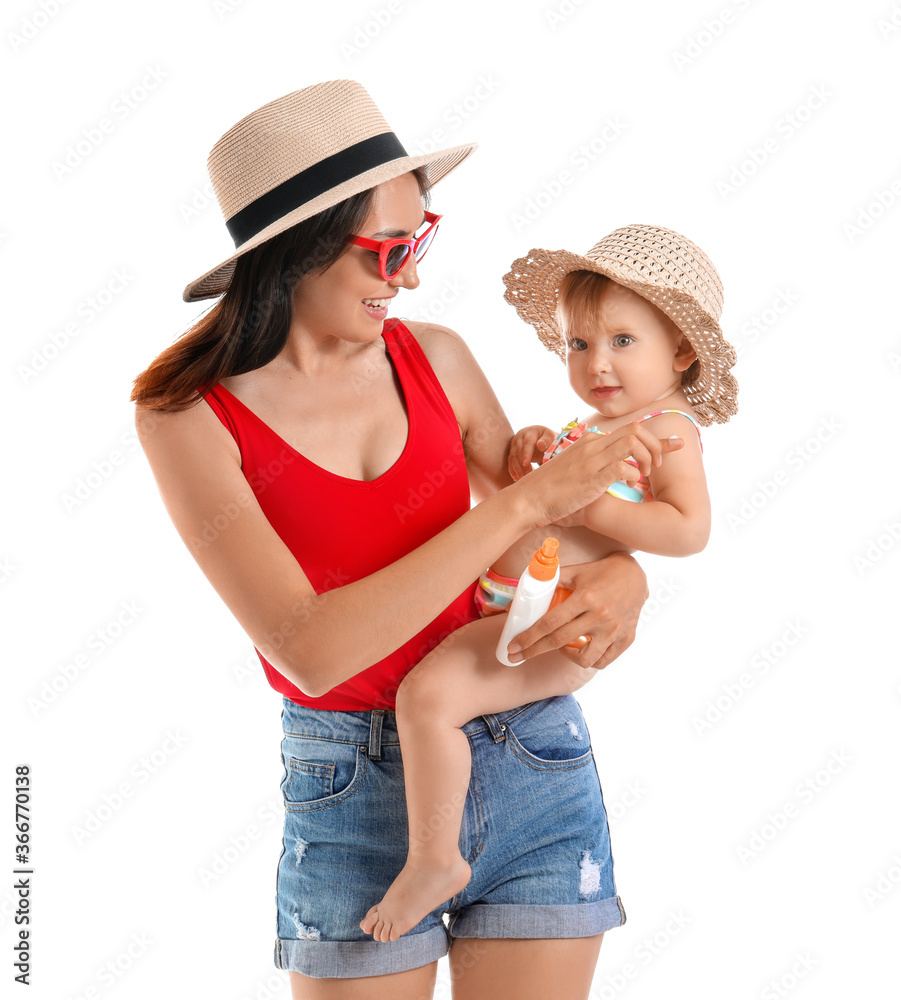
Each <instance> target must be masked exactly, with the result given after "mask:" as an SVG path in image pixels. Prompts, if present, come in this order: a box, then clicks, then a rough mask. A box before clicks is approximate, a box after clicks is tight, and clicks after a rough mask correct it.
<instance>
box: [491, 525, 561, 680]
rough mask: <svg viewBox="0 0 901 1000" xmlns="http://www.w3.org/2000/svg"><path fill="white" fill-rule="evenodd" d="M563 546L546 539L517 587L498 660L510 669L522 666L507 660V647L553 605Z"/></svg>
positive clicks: (499, 646) (499, 643)
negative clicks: (559, 552)
mask: <svg viewBox="0 0 901 1000" xmlns="http://www.w3.org/2000/svg"><path fill="white" fill-rule="evenodd" d="M559 545H560V543H559V542H558V541H557V539H556V538H545V540H544V543H543V544H542V546H541V548H540V549H538V551H537V552H536V553H535V554H534V555H533V556H532V559H531V562H530V563H529V568H528V569H527V570H526V571H525V573H523V575H522V577H521V579H520V581H519V584H518V585H517V587H516V593H515V594H514V595H513V600H512V601H511V602H510V608H509V610H508V611H507V621H506V623H505V624H504V631H503V632H502V633H501V638H500V641H499V642H498V644H497V658H498V659H499V660H500V662H501V663H503V664H505V665H506V666H508V667H516V666H519V663H511V662H510V660H508V659H507V646H509V645H510V643H511V642H512V641H513V638H514V636H517V635H519V633H520V632H525V630H526V629H527V628H528V627H529V626H530V625H534V624H535V622H537V621H538V619H539V618H540V617H541V616H542V615H543V614H544V613H545V612H546V611H547V609H548V608H549V607H550V605H551V598H553V596H554V591H555V590H556V589H557V583H558V582H559V580H560V560H559V559H558V558H557V548H558V547H559ZM520 662H522V661H520Z"/></svg>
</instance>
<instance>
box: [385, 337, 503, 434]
mask: <svg viewBox="0 0 901 1000" xmlns="http://www.w3.org/2000/svg"><path fill="white" fill-rule="evenodd" d="M405 325H406V327H407V328H408V329H409V331H410V333H411V334H412V335H413V337H414V338H415V339H416V341H417V342H418V343H419V346H420V347H421V348H422V352H423V354H425V356H426V360H427V361H428V362H429V364H430V365H431V366H432V371H433V372H434V373H435V377H436V378H437V379H438V381H439V382H440V384H441V388H442V389H443V390H444V393H445V395H446V396H447V398H448V399H449V400H450V404H451V407H452V408H453V410H454V413H455V414H456V416H457V422H458V423H459V425H460V428H461V432H465V430H466V429H467V428H468V427H472V426H474V424H475V422H477V421H478V420H479V419H481V418H480V416H479V415H480V414H484V413H489V412H490V413H494V412H495V411H496V410H497V409H498V407H499V404H498V402H497V399H496V398H495V396H494V392H493V390H492V389H491V386H490V385H489V383H488V380H487V378H486V377H485V374H484V372H483V371H482V369H481V368H480V367H479V363H478V361H476V359H475V356H474V355H473V353H472V351H471V350H470V349H469V347H468V346H467V344H466V341H465V340H464V339H463V338H462V337H461V336H460V334H459V333H457V332H456V331H454V330H451V329H450V327H447V326H441V325H440V324H438V323H428V322H410V323H405Z"/></svg>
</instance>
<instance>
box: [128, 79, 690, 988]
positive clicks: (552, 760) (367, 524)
mask: <svg viewBox="0 0 901 1000" xmlns="http://www.w3.org/2000/svg"><path fill="white" fill-rule="evenodd" d="M473 148H474V147H473V146H463V147H457V148H456V149H452V150H443V151H440V152H439V153H435V154H431V155H426V156H419V157H410V156H407V154H406V153H405V151H404V150H403V148H402V147H401V145H400V143H399V142H398V141H397V139H396V137H394V135H393V133H392V132H391V131H390V129H389V127H388V125H387V123H386V122H385V121H384V119H383V118H382V116H381V114H380V112H379V111H378V109H377V108H376V107H375V105H374V104H373V102H372V100H371V99H370V98H369V96H368V94H366V92H365V91H364V90H363V88H362V87H360V85H359V84H356V83H354V82H352V81H333V82H331V83H326V84H319V85H316V86H313V87H308V88H306V89H305V90H301V91H298V92H295V93H293V94H289V95H287V96H286V97H284V98H281V99H279V100H277V101H273V102H271V103H270V104H267V105H266V106H264V107H263V108H260V109H258V111H256V112H254V113H252V114H251V115H248V116H247V117H246V118H245V119H242V121H241V122H239V123H238V124H237V125H236V126H234V127H233V128H232V129H231V130H229V132H227V133H226V134H225V135H224V136H223V137H222V139H220V140H219V142H218V143H217V144H216V146H215V147H214V149H213V151H212V153H211V155H210V173H211V177H212V180H213V185H214V188H215V189H216V192H217V196H218V198H219V200H220V204H221V206H222V210H223V214H224V215H225V217H226V219H227V220H228V221H227V226H228V228H229V230H230V232H231V233H232V235H233V236H234V238H235V242H236V247H237V249H236V252H235V253H234V254H233V255H232V256H231V257H230V258H228V259H227V260H226V261H224V262H223V263H222V264H220V265H217V267H215V268H213V269H212V270H211V271H208V272H207V273H206V274H205V275H203V276H202V277H201V278H199V279H197V280H196V281H194V282H192V283H191V284H190V285H189V286H188V287H187V288H186V289H185V296H184V297H185V299H186V300H188V301H194V300H197V299H202V298H206V297H210V296H216V295H222V298H221V300H220V301H219V302H218V303H217V304H216V305H215V306H214V307H213V309H212V310H211V311H210V312H209V313H208V314H207V315H206V316H204V317H203V318H202V319H201V320H200V321H199V323H198V324H197V325H196V326H195V328H194V329H193V330H191V331H189V333H188V334H186V335H185V336H184V337H183V338H182V339H181V340H179V341H178V342H177V343H176V344H175V345H173V346H172V347H171V348H170V349H169V350H167V351H165V352H164V353H163V354H162V355H160V357H159V358H157V359H156V360H155V361H154V362H153V364H152V365H151V366H150V367H149V368H148V369H147V371H145V372H144V373H142V375H141V376H139V378H138V379H137V380H136V383H135V390H134V392H133V394H132V398H133V399H134V400H135V401H136V403H137V407H136V426H137V430H138V434H139V437H140V440H141V443H142V446H143V448H144V451H145V454H146V455H147V458H148V461H149V462H150V465H151V468H152V469H153V473H154V476H155V477H156V481H157V484H158V486H159V489H160V493H161V495H162V497H163V500H164V502H165V504H166V506H167V509H168V511H169V514H170V516H171V517H172V520H173V522H174V524H175V526H176V528H177V530H178V531H179V533H180V534H181V536H182V538H183V539H184V541H185V543H186V544H187V545H188V546H189V548H190V549H191V551H192V554H193V555H194V557H195V558H196V560H197V562H198V564H199V565H200V567H201V569H202V570H203V572H204V573H205V574H206V576H207V578H208V579H209V580H210V582H211V584H212V585H213V586H214V587H215V588H216V590H217V591H218V593H219V594H220V596H221V597H222V599H223V600H224V601H225V603H226V604H227V605H228V607H229V608H230V609H231V611H232V612H233V613H234V615H235V617H236V618H237V620H238V621H239V623H240V624H241V625H242V627H243V628H244V629H245V631H246V632H247V634H248V636H249V637H250V638H251V640H252V641H253V643H254V645H255V647H256V648H257V650H258V653H259V655H260V659H261V662H262V664H263V667H264V669H265V671H266V674H267V677H268V679H269V682H270V684H271V685H272V686H273V687H274V688H275V689H276V691H278V692H280V693H281V694H282V696H283V713H282V718H283V725H284V729H285V740H284V742H283V747H282V750H283V761H284V763H285V778H284V781H283V784H282V788H283V792H284V797H285V802H286V811H287V816H286V823H285V839H284V848H283V851H282V857H281V859H280V862H279V873H278V886H277V905H278V940H277V944H276V964H277V965H278V967H279V968H285V969H289V970H290V971H291V984H292V991H293V995H294V996H295V997H296V998H300V997H303V998H319V997H328V998H343V997H354V998H355V1000H360V998H367V997H372V998H376V997H379V998H380V997H389V996H390V997H393V998H395V997H396V998H401V1000H405V998H411V1000H412V998H413V997H416V998H421V997H425V996H429V995H431V991H432V989H433V986H434V982H435V974H436V965H437V959H438V958H439V957H440V956H441V955H443V954H445V953H447V952H448V947H449V954H450V962H451V972H452V976H453V977H454V982H455V995H456V996H457V997H460V998H463V1000H467V998H472V997H483V996H486V995H489V993H490V992H500V991H503V992H504V994H505V995H507V994H509V995H516V996H521V997H533V996H534V997H539V996H541V997H544V996H547V995H553V996H556V997H560V998H569V997H573V998H576V997H584V996H587V993H588V990H589V988H590V983H591V977H592V973H593V970H594V966H595V962H596V960H597V955H598V951H599V948H600V944H601V940H602V938H603V932H604V931H605V930H606V929H608V928H609V927H612V926H618V925H619V924H621V923H622V922H623V921H624V920H625V914H624V911H623V909H622V906H621V904H620V902H619V897H618V896H617V895H616V892H615V886H614V884H613V874H612V857H611V856H610V847H609V837H608V833H607V825H606V815H605V813H604V808H603V802H602V799H601V793H600V787H599V784H598V781H597V775H596V771H595V768H594V764H593V758H592V755H591V750H590V745H589V743H588V740H587V731H586V732H585V737H584V742H578V741H575V740H574V738H573V726H578V727H581V728H582V730H584V721H583V720H582V718H581V714H580V712H579V709H578V705H577V704H576V703H575V701H574V700H573V699H571V698H563V699H552V700H551V701H549V702H538V703H534V704H532V705H527V706H523V707H522V708H521V709H517V710H516V711H514V712H511V713H506V714H505V716H504V717H494V716H486V717H483V718H480V719H478V720H473V722H472V723H470V724H469V725H468V726H467V727H466V731H467V733H468V734H469V736H470V740H471V742H472V745H473V783H472V785H471V786H470V795H469V796H468V798H467V805H466V818H465V819H464V829H463V834H462V836H461V844H462V843H464V842H465V848H466V849H465V851H464V854H466V856H467V860H470V859H471V861H472V864H473V880H472V882H471V883H470V885H469V886H468V887H467V890H466V891H465V892H464V893H463V894H462V895H461V896H459V897H455V898H454V899H453V900H450V901H448V904H447V906H446V907H444V908H443V909H444V910H446V911H447V912H449V913H450V914H451V920H450V924H449V929H448V930H445V927H444V924H443V923H442V921H441V912H440V910H439V911H436V912H434V913H433V914H430V915H429V917H427V918H426V919H425V920H423V921H422V923H421V924H420V925H417V927H416V928H414V929H413V930H412V931H411V932H410V933H409V934H406V935H404V936H403V937H402V938H401V939H399V940H397V941H394V942H390V943H381V942H376V941H373V940H372V939H371V938H370V937H369V936H368V935H365V934H363V932H362V931H361V930H360V929H359V927H358V926H357V924H358V922H359V920H360V919H361V917H362V916H363V914H364V913H365V912H366V910H367V909H368V908H369V906H371V905H372V903H373V902H375V901H376V900H377V899H378V898H380V895H381V894H382V893H383V892H384V890H385V888H386V887H387V886H388V884H390V882H391V880H392V879H393V878H394V876H395V875H396V874H397V872H398V871H399V870H400V868H401V866H402V864H403V860H404V850H405V845H406V817H405V812H404V808H403V770H402V762H401V760H400V754H399V748H398V745H397V738H396V730H395V729H394V727H393V716H392V713H391V708H392V707H393V698H394V693H395V691H396V688H397V684H398V683H399V680H400V679H401V678H402V677H403V676H404V674H405V673H406V672H407V671H408V670H409V669H410V668H411V667H412V666H413V665H414V664H415V663H416V662H418V660H419V659H421V658H422V657H423V656H424V655H425V653H426V652H428V651H429V650H430V649H432V648H434V647H435V646H436V645H437V644H438V642H439V641H440V640H441V639H442V638H444V637H445V636H447V635H448V634H449V633H451V632H453V630H454V629H456V628H458V627H459V626H460V625H463V624H466V623H467V622H468V621H471V620H474V619H475V617H476V616H477V615H476V612H475V609H474V604H473V592H474V586H475V583H474V581H475V580H476V579H477V577H478V574H479V572H480V571H481V570H482V569H484V567H485V566H487V565H489V564H490V563H491V562H492V560H493V559H495V558H496V557H497V556H498V555H500V553H502V552H503V551H504V550H506V549H507V548H509V547H510V545H511V544H513V543H515V542H516V541H517V539H519V538H520V537H521V536H523V535H525V534H526V533H527V532H528V531H530V530H532V529H533V528H535V527H537V526H541V525H546V524H549V523H551V522H555V521H557V520H560V519H563V518H565V517H566V516H567V515H569V514H571V513H572V512H574V511H575V510H578V509H580V508H581V507H583V506H585V505H586V504H587V503H589V502H590V501H591V500H593V499H594V498H595V497H597V496H598V495H600V494H601V493H602V492H603V491H604V490H605V489H606V488H607V486H609V485H610V484H611V483H612V482H614V481H616V480H618V479H620V478H622V476H623V474H624V473H625V471H626V466H625V464H624V460H625V459H626V458H627V457H628V456H629V455H630V454H631V455H633V456H634V457H635V458H636V459H637V460H638V462H639V464H640V465H641V466H642V469H643V471H644V472H645V473H647V471H648V470H649V468H650V465H651V463H655V462H659V457H660V455H661V453H662V451H663V450H667V449H669V448H671V447H674V445H673V444H668V443H666V442H660V441H658V440H657V439H655V438H653V437H652V436H651V435H650V434H649V433H648V432H647V431H646V430H644V429H643V428H641V427H640V426H635V425H633V426H632V427H630V428H626V429H625V430H624V431H623V432H621V433H620V432H617V433H614V434H612V435H610V436H609V437H606V438H601V437H599V436H596V435H587V436H586V438H585V439H583V441H582V442H580V443H579V444H578V446H574V447H573V448H570V449H569V450H568V451H567V453H566V454H565V455H563V456H561V457H560V459H559V460H558V461H556V462H552V463H549V464H548V465H547V466H545V467H544V468H542V469H541V470H538V471H536V472H535V473H534V474H533V475H530V476H527V477H525V478H524V479H522V480H521V481H520V482H518V483H516V484H511V480H510V478H509V475H508V473H507V471H506V470H507V463H506V447H507V443H508V441H509V438H510V435H511V428H510V425H509V423H508V422H507V420H506V418H505V416H504V414H503V411H502V410H501V407H500V405H499V404H498V402H497V400H496V398H495V396H494V394H493V392H492V390H491V388H490V386H489V385H488V383H487V381H486V379H485V377H484V375H483V374H482V372H481V371H480V370H479V368H478V365H477V364H476V362H475V360H474V359H473V357H472V355H471V354H470V353H469V351H468V349H467V348H466V346H465V344H464V343H463V341H462V340H461V339H460V338H459V337H457V336H456V335H455V334H454V333H452V332H451V331H450V330H447V329H445V328H442V327H435V326H431V325H428V324H421V323H411V324H409V327H406V326H404V325H403V324H399V323H395V322H393V321H388V322H386V319H387V313H388V306H389V304H390V301H389V300H390V299H391V298H393V297H394V296H395V295H397V294H398V292H399V291H400V290H401V289H411V288H415V287H416V286H417V285H418V283H419V279H418V274H417V266H418V264H419V262H421V260H422V257H423V255H424V252H425V249H426V248H427V246H428V243H429V242H430V240H431V238H432V237H433V236H434V232H435V228H434V227H435V226H436V224H437V217H435V216H433V215H431V214H430V213H425V218H424V212H423V196H424V195H427V193H428V189H429V187H430V185H432V184H434V183H435V182H437V180H439V179H440V178H441V177H442V176H444V175H445V174H446V173H447V172H448V171H449V170H451V169H453V168H454V167H455V166H456V165H457V164H458V163H459V162H460V161H461V160H462V159H463V158H465V157H466V156H467V155H468V154H469V153H470V152H471V151H472V149H473ZM424 225H425V227H426V231H425V232H423V231H422V230H423V226H424ZM417 233H420V235H419V236H418V237H417V236H416V234H417ZM223 293H224V294H223ZM470 489H471V492H472V495H473V497H475V499H477V500H478V501H480V502H479V503H478V505H477V506H476V507H474V508H473V509H471V510H470V509H469V507H470V501H469V494H470ZM564 580H565V582H566V584H567V585H568V586H570V587H572V588H573V590H574V594H573V596H572V597H570V598H569V599H568V600H567V601H566V602H565V603H564V605H561V606H560V607H558V608H557V609H555V610H554V611H553V612H551V613H549V614H548V615H546V616H545V618H544V619H543V620H542V621H540V622H538V623H536V625H535V626H533V627H532V628H531V629H529V630H528V631H527V632H526V633H523V637H522V640H521V644H522V646H523V650H522V656H523V657H532V656H537V655H540V654H541V653H543V652H546V651H548V650H550V649H556V648H558V647H560V646H563V645H565V644H566V643H569V642H571V641H573V640H575V639H576V638H578V637H579V636H586V637H587V638H588V639H589V640H590V641H589V642H588V643H587V645H585V646H583V648H582V649H581V650H580V651H579V652H578V653H575V652H573V653H570V654H568V655H570V656H571V658H573V659H575V660H576V662H579V663H580V664H582V665H583V666H585V667H595V668H600V667H603V666H605V665H606V664H607V663H608V662H610V661H611V660H612V659H614V658H615V657H616V656H617V655H618V654H619V653H620V652H621V651H622V650H623V649H624V648H626V647H627V646H628V645H629V643H630V642H631V641H632V638H633V636H634V628H635V623H636V621H637V617H638V612H639V610H640V607H641V604H642V603H643V601H644V599H645V597H646V596H647V589H646V584H645V580H644V576H643V574H642V573H641V570H640V569H639V568H638V567H637V565H636V564H635V563H634V561H633V560H631V558H630V557H628V556H625V555H621V554H619V555H616V556H611V557H609V558H608V559H606V560H603V561H602V562H601V563H599V564H588V565H585V566H580V567H570V568H569V569H568V571H567V573H566V574H565V575H564ZM601 592H603V593H604V594H605V597H604V598H603V599H599V598H598V597H597V596H596V595H597V594H598V593H601ZM580 736H581V733H580ZM477 873H478V877H477ZM467 893H468V894H469V895H467ZM448 938H450V939H451V943H450V946H448Z"/></svg>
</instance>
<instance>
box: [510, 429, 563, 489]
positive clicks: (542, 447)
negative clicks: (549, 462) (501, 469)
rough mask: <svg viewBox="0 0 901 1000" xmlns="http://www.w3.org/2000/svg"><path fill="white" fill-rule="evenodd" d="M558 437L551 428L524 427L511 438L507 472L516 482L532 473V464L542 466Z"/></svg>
mask: <svg viewBox="0 0 901 1000" xmlns="http://www.w3.org/2000/svg"><path fill="white" fill-rule="evenodd" d="M556 436H557V435H556V434H555V433H554V431H552V430H551V429H550V427H541V426H539V425H537V424H533V425H532V426H531V427H523V429H522V430H521V431H517V432H516V433H515V434H514V435H513V437H512V438H510V447H509V449H508V451H507V471H508V472H509V473H510V478H511V479H513V481H514V482H516V481H517V480H519V479H522V477H523V476H525V475H527V474H528V473H529V472H531V471H532V463H533V462H534V463H535V464H536V465H541V460H542V458H544V453H545V452H546V451H547V450H548V448H550V446H551V445H552V444H553V442H554V438H555V437H556Z"/></svg>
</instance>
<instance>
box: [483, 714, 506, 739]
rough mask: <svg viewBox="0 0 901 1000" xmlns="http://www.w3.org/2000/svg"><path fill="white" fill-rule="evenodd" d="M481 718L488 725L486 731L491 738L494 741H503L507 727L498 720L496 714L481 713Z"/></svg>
mask: <svg viewBox="0 0 901 1000" xmlns="http://www.w3.org/2000/svg"><path fill="white" fill-rule="evenodd" d="M482 718H483V719H484V720H485V723H486V724H487V726H488V732H490V733H491V738H492V740H494V742H495V743H503V742H504V740H505V739H506V738H507V735H506V734H507V727H506V726H505V725H504V724H503V723H501V722H498V720H497V716H496V715H483V716H482Z"/></svg>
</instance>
